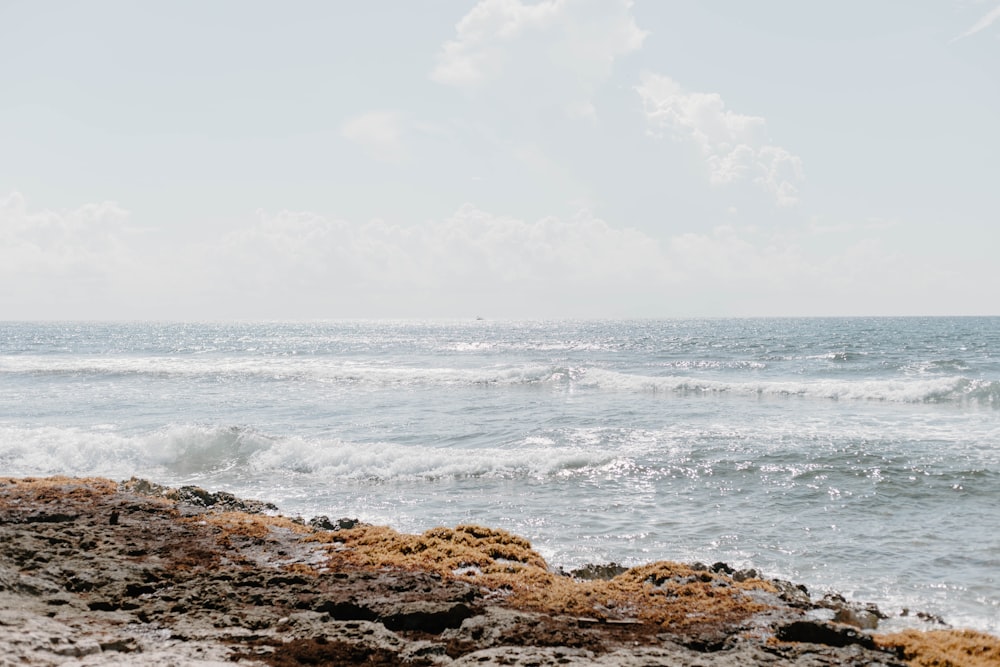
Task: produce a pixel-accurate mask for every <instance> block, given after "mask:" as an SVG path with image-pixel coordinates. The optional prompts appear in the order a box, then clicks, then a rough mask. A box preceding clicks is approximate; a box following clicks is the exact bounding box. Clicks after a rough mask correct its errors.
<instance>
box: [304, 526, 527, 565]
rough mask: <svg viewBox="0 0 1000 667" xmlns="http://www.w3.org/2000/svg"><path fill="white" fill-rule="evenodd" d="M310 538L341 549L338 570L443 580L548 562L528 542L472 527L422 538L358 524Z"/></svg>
mask: <svg viewBox="0 0 1000 667" xmlns="http://www.w3.org/2000/svg"><path fill="white" fill-rule="evenodd" d="M311 539H314V540H316V541H323V542H333V543H334V544H335V545H337V547H338V548H337V549H336V550H334V551H332V552H331V556H330V564H331V566H334V567H336V566H337V565H354V566H361V567H393V568H399V569H404V570H422V571H426V572H438V573H440V574H445V575H451V574H452V573H453V571H454V570H457V569H460V568H464V567H475V568H484V569H490V568H493V567H496V566H497V565H498V563H499V564H502V563H505V562H508V561H509V562H510V563H513V564H517V565H519V566H526V565H527V566H532V567H535V568H542V569H544V568H545V567H546V565H545V560H544V559H543V558H542V557H541V556H540V555H538V553H537V552H536V551H534V550H533V549H532V548H531V544H530V543H529V542H528V541H527V540H526V539H524V538H522V537H518V536H517V535H512V534H510V533H508V532H507V531H504V530H496V529H493V528H484V527H482V526H474V525H464V526H458V527H456V528H432V529H431V530H428V531H426V532H424V533H422V534H420V535H407V534H403V533H399V532H397V531H395V530H393V529H392V528H388V527H386V526H368V525H360V526H356V527H355V528H352V529H349V530H339V531H335V532H330V533H319V534H317V535H316V536H314V537H313V538H311Z"/></svg>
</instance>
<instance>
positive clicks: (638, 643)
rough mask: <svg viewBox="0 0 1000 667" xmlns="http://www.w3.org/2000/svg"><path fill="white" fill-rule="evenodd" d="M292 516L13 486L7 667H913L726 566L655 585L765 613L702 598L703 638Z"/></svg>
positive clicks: (1, 632)
mask: <svg viewBox="0 0 1000 667" xmlns="http://www.w3.org/2000/svg"><path fill="white" fill-rule="evenodd" d="M274 510H275V508H274V506H272V505H269V504H268V503H263V502H258V501H247V500H241V499H238V498H235V497H234V496H232V495H230V494H226V493H210V492H207V491H204V490H202V489H198V488H196V487H185V488H183V489H176V490H175V489H167V488H166V487H162V486H159V485H156V484H153V483H150V482H145V481H143V480H129V481H128V482H123V483H121V484H116V483H113V482H110V481H108V480H78V479H67V478H50V479H44V480H30V479H23V480H15V479H0V647H2V649H3V650H0V665H20V664H30V665H64V664H73V665H146V666H151V667H156V666H158V665H168V664H169V665H173V664H199V665H212V664H219V665H221V664H232V663H234V662H236V663H241V664H259V665H263V664H266V665H300V664H310V665H341V664H364V665H443V666H444V665H691V666H696V665H803V666H804V665H887V666H889V665H901V664H905V663H904V662H903V660H902V658H901V657H900V656H901V655H902V653H901V650H900V649H898V648H889V649H883V648H880V647H879V644H878V643H877V642H876V641H874V640H873V639H872V636H871V635H869V634H867V633H866V632H865V630H866V629H867V628H866V626H867V625H868V623H869V621H870V619H869V618H868V616H867V615H866V614H870V615H872V616H876V617H877V610H873V609H871V608H868V607H859V606H856V605H854V606H852V605H850V604H849V603H847V602H846V601H844V600H843V599H840V600H837V599H829V600H827V599H824V601H820V602H819V603H812V602H811V601H810V599H809V596H808V594H807V593H806V592H805V590H804V589H802V588H801V587H796V586H794V585H792V584H788V583H787V582H780V583H782V585H771V584H768V585H767V586H765V585H763V584H762V585H761V586H759V587H757V588H751V589H747V590H745V591H744V590H743V589H739V588H738V584H737V583H735V582H734V580H733V576H734V575H737V574H739V575H740V576H741V577H743V578H744V579H746V578H749V577H750V575H751V574H752V575H753V577H756V576H757V575H756V573H747V572H742V573H741V572H736V571H732V570H731V568H728V566H725V567H723V566H724V564H716V565H714V566H712V567H711V568H704V570H698V569H692V570H691V571H690V573H689V574H686V575H685V576H684V579H685V580H684V581H680V582H678V581H672V580H670V579H668V578H666V577H664V576H660V575H657V576H653V575H650V576H647V577H646V578H645V579H643V580H642V581H641V582H640V583H641V585H642V586H645V589H648V590H649V591H650V593H649V594H650V595H651V596H660V597H664V598H667V597H669V596H675V597H676V596H679V595H686V594H688V593H686V592H685V591H690V590H694V588H693V587H695V586H697V587H700V588H698V590H703V591H707V593H706V594H707V595H708V596H709V597H710V598H711V597H712V596H725V595H738V596H747V598H748V600H749V599H750V598H751V597H752V598H753V599H752V600H751V601H752V603H753V604H752V605H750V606H747V607H746V609H748V610H750V611H746V612H745V613H742V615H737V614H734V613H732V612H726V613H725V614H721V615H719V616H718V617H716V616H713V613H712V611H713V609H721V607H715V606H711V605H709V606H704V604H706V603H704V601H699V600H701V598H698V599H695V598H692V600H691V602H690V607H689V612H688V614H687V616H688V617H689V618H688V619H687V620H688V621H690V622H685V623H677V622H653V621H651V620H650V617H649V616H648V615H647V616H643V614H642V613H641V612H642V610H641V609H638V608H629V607H627V606H624V605H622V604H621V603H615V602H614V601H612V600H595V601H594V604H593V605H592V612H593V613H591V614H588V615H579V614H575V615H574V614H565V613H558V612H557V611H552V610H549V611H546V610H545V609H544V608H543V607H540V606H539V604H534V605H533V606H532V605H527V606H524V605H521V606H520V607H519V606H518V605H517V604H515V602H514V601H515V600H516V599H517V596H516V595H513V594H512V593H511V591H510V590H508V589H506V588H504V587H503V586H501V587H499V588H498V587H491V586H489V585H484V584H482V583H480V582H478V581H476V578H475V576H472V575H470V576H468V577H465V578H462V577H457V576H455V577H453V576H448V575H447V574H444V575H443V574H441V572H437V571H426V570H420V569H412V568H410V569H405V568H388V567H384V566H380V567H362V566H359V565H357V564H356V563H355V564H352V561H351V560H350V559H345V558H343V554H344V553H345V551H348V550H349V549H350V548H354V547H349V546H347V545H349V544H350V543H349V542H344V541H341V540H340V539H339V538H338V539H333V538H331V537H330V535H331V534H335V535H339V534H341V533H344V532H345V531H352V530H358V525H359V524H358V522H357V521H356V520H347V519H341V520H339V521H336V522H331V521H329V520H328V519H325V518H324V519H323V521H316V522H313V525H308V524H305V523H303V522H301V521H293V520H289V519H285V518H282V517H277V516H272V515H270V514H262V513H271V512H274ZM467 532H474V531H467ZM484 534H485V533H484ZM463 535H464V534H463ZM473 537H477V536H475V535H473V536H472V537H469V539H472V538H473ZM508 555H509V554H508ZM497 561H498V562H499V563H500V564H501V565H502V566H504V567H508V565H506V563H508V561H507V560H506V559H504V558H501V557H500V556H498V557H497ZM515 565H516V563H515ZM509 567H510V569H516V568H513V566H509ZM476 568H481V565H477V566H476ZM727 570H728V571H727ZM477 571H482V570H481V569H477ZM624 572H625V571H624V568H621V567H620V566H617V565H611V566H595V567H593V568H590V570H588V571H587V572H586V573H581V575H584V574H585V575H587V576H590V577H598V578H614V577H618V576H628V575H627V573H625V574H624V575H623V573H624ZM643 576H645V575H643ZM678 576H679V575H678ZM564 578H565V579H567V580H570V579H571V578H570V577H564ZM677 578H678V577H674V579H677ZM574 581H575V580H574ZM685 586H686V587H685ZM645 589H644V590H645ZM594 590H602V589H594ZM713 604H714V603H713ZM700 605H702V606H700ZM725 609H729V607H726V608H725ZM817 609H820V610H826V611H827V612H828V615H829V613H832V614H834V615H835V616H839V618H838V619H837V620H846V623H845V622H836V621H835V620H834V619H829V620H816V618H813V617H809V614H810V613H812V612H814V611H815V610H817ZM751 612H752V613H751Z"/></svg>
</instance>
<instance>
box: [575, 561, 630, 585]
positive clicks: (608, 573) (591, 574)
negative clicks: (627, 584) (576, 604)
mask: <svg viewBox="0 0 1000 667" xmlns="http://www.w3.org/2000/svg"><path fill="white" fill-rule="evenodd" d="M625 572H628V568H627V567H624V566H622V565H619V564H618V563H605V564H600V565H595V564H593V563H588V564H587V565H584V566H583V567H580V568H577V569H575V570H571V571H570V573H569V575H570V576H571V577H576V578H577V579H584V580H588V581H590V580H595V579H601V580H605V581H609V580H611V579H614V578H615V577H617V576H618V575H619V574H623V573H625Z"/></svg>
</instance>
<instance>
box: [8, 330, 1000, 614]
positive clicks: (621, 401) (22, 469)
mask: <svg viewBox="0 0 1000 667" xmlns="http://www.w3.org/2000/svg"><path fill="white" fill-rule="evenodd" d="M54 474H62V475H101V476H107V477H111V478H114V479H127V478H129V477H132V476H139V477H145V478H148V479H151V480H154V481H157V482H160V483H163V484H169V485H183V484H196V485H199V486H203V487H205V488H208V489H211V490H226V491H231V492H233V493H235V494H237V495H240V496H244V497H252V498H258V499H262V500H269V501H271V502H274V503H276V504H277V505H278V506H279V507H280V508H281V511H282V512H283V513H285V514H290V515H301V516H303V517H306V518H308V517H311V516H315V515H321V514H322V515H328V516H330V517H331V518H337V517H352V518H358V519H361V520H363V521H368V522H373V523H379V524H388V525H391V526H393V527H395V528H397V529H399V530H402V531H407V532H415V531H423V530H426V529H428V528H431V527H434V526H439V525H446V526H453V525H456V524H460V523H478V524H485V525H489V526H492V527H497V528H503V529H506V530H509V531H512V532H514V533H517V534H519V535H522V536H524V537H527V538H528V539H530V540H531V542H532V544H533V545H534V546H535V548H536V549H537V550H538V551H540V552H541V553H542V554H543V555H544V556H545V557H546V559H547V560H548V562H549V563H550V565H552V566H562V567H564V568H566V569H570V568H573V567H577V566H580V565H583V564H585V563H605V562H609V561H614V562H618V563H621V564H625V565H636V564H640V563H645V562H649V561H653V560H662V559H669V560H681V561H702V562H705V563H714V562H716V561H725V562H727V563H729V564H730V565H733V566H736V567H741V568H748V567H753V568H756V569H757V570H759V571H761V572H762V573H765V574H767V575H770V576H776V577H781V578H784V579H790V580H792V581H795V582H799V583H803V584H805V585H806V586H808V587H809V589H810V592H811V593H812V594H813V595H814V596H818V595H821V594H822V593H824V592H828V591H838V592H840V593H842V594H844V595H845V596H846V597H848V598H849V599H855V600H858V601H864V602H875V603H877V604H878V605H879V606H880V607H882V609H883V611H886V612H889V613H894V614H895V613H899V612H900V610H901V609H903V608H907V609H910V610H912V612H914V613H915V612H917V611H925V612H928V613H931V614H937V615H940V616H942V617H943V618H944V619H945V620H946V621H947V622H949V623H950V624H952V625H954V626H956V627H972V628H977V629H980V630H985V631H989V632H993V633H1000V318H838V319H704V320H702V319H699V320H663V321H641V320H640V321H551V322H549V321H530V322H529V321H524V322H520V321H489V320H476V321H427V322H423V321H330V322H308V323H306V322H266V323H156V322H135V323H92V322H52V323H28V322H6V323H0V475H13V476H26V475H54ZM908 618H909V619H913V618H914V614H913V613H911V614H910V616H909V617H908ZM907 622H910V621H907V620H905V619H904V620H900V621H896V623H907Z"/></svg>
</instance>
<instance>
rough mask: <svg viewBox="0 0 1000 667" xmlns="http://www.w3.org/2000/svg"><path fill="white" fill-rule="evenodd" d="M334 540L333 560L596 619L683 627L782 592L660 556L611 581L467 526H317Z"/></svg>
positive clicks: (739, 614)
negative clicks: (432, 577) (425, 576)
mask: <svg viewBox="0 0 1000 667" xmlns="http://www.w3.org/2000/svg"><path fill="white" fill-rule="evenodd" d="M307 539H310V540H316V541H322V542H328V543H331V548H330V560H329V563H328V565H329V567H331V568H332V569H340V568H344V567H362V568H399V569H404V570H422V571H429V572H437V573H439V574H441V575H442V576H445V577H449V578H453V579H459V580H463V581H467V582H470V583H474V584H476V585H478V586H480V587H481V588H484V589H487V590H491V591H499V592H503V593H504V595H505V597H506V601H507V604H508V605H510V606H513V607H516V608H521V609H525V610H531V611H540V612H545V613H550V614H564V615H571V616H585V617H589V618H594V619H597V620H610V619H622V618H634V619H639V620H642V621H645V622H650V623H655V624H657V625H659V626H661V627H663V628H664V629H668V630H674V631H683V630H688V629H691V628H693V627H696V626H699V625H704V624H706V623H712V624H717V623H726V624H730V623H739V622H740V621H742V620H745V619H747V618H749V617H750V616H752V615H754V614H756V613H758V612H761V611H763V610H765V609H766V608H767V605H765V604H762V603H760V602H758V601H756V600H754V599H753V597H752V596H751V595H750V594H749V593H748V592H749V591H753V590H757V591H764V592H769V593H775V592H776V589H775V588H774V586H773V585H772V584H770V583H768V582H765V581H762V580H757V579H751V580H746V581H743V582H736V581H734V580H733V579H732V578H730V577H728V576H725V575H722V574H716V573H712V572H707V571H704V570H695V569H693V568H692V567H690V566H687V565H681V564H679V563H670V562H659V563H653V564H651V565H645V566H642V567H636V568H632V569H631V570H628V571H626V572H624V573H623V574H621V575H619V576H617V577H615V578H614V579H611V580H607V581H605V580H590V581H581V580H578V579H574V578H571V577H567V576H565V575H564V574H560V573H556V572H553V571H551V570H550V569H549V567H548V565H547V564H546V563H545V560H544V559H543V558H542V557H541V555H539V554H538V552H536V551H534V550H533V549H532V548H531V544H530V543H529V542H528V541H527V540H525V539H524V538H522V537H518V536H516V535H512V534H510V533H508V532H506V531H503V530H496V529H491V528H484V527H482V526H473V525H465V526H458V527H456V528H454V529H451V528H434V529H432V530H428V531H426V532H424V533H423V534H420V535H405V534H401V533H398V532H397V531H395V530H393V529H391V528H387V527H384V526H358V527H356V528H353V529H349V530H340V531H335V532H329V533H318V534H316V535H315V536H313V537H310V538H307Z"/></svg>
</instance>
